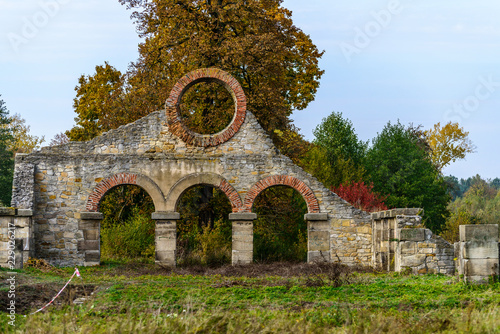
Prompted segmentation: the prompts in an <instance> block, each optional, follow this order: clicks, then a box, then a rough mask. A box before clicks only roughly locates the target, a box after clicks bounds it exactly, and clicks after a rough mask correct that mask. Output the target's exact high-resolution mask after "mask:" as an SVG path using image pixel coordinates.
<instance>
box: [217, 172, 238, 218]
mask: <svg viewBox="0 0 500 334" xmlns="http://www.w3.org/2000/svg"><path fill="white" fill-rule="evenodd" d="M219 189H220V190H221V191H222V192H223V193H224V194H226V196H227V198H228V199H229V202H231V207H232V209H233V212H239V211H241V208H242V207H243V204H242V203H241V199H240V195H239V194H238V192H237V191H236V189H234V187H233V186H232V185H231V184H230V183H229V182H227V181H226V180H225V179H222V180H221V181H220V184H219Z"/></svg>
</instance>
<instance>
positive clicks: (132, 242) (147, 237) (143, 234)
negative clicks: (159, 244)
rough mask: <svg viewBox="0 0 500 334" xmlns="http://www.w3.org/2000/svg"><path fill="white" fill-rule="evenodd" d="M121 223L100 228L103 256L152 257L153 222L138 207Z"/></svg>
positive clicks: (153, 245)
mask: <svg viewBox="0 0 500 334" xmlns="http://www.w3.org/2000/svg"><path fill="white" fill-rule="evenodd" d="M134 211H135V213H134V214H132V215H131V216H130V217H129V219H127V220H126V221H124V222H122V223H117V224H114V225H113V224H109V225H108V226H107V227H104V228H101V255H102V257H103V258H134V257H145V258H152V257H154V250H155V222H154V221H153V220H152V219H151V218H150V216H148V215H146V214H139V213H138V209H134Z"/></svg>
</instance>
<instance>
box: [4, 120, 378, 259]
mask: <svg viewBox="0 0 500 334" xmlns="http://www.w3.org/2000/svg"><path fill="white" fill-rule="evenodd" d="M167 121H168V120H167V116H166V112H165V111H163V110H162V111H157V112H154V113H151V114H149V115H148V116H146V117H144V118H142V119H139V120H138V121H136V122H134V123H131V124H127V125H125V126H122V127H120V128H118V129H115V130H111V131H109V132H107V133H105V134H103V135H101V136H99V137H97V138H95V139H93V140H91V141H89V142H78V143H69V144H65V145H61V146H56V147H46V148H43V149H42V150H41V151H40V152H37V153H33V154H29V155H17V156H16V176H15V181H14V185H15V191H14V196H13V200H12V203H13V204H14V205H16V206H17V207H19V208H25V209H33V230H34V238H35V245H34V246H35V247H34V255H35V256H37V257H41V258H45V259H47V260H49V261H50V262H51V263H53V264H57V265H63V266H66V265H74V264H77V265H82V264H84V263H85V256H84V253H85V252H84V251H83V250H81V249H80V250H79V245H81V244H82V241H84V239H85V238H84V233H83V230H82V229H81V228H80V226H81V224H80V219H79V218H77V217H78V214H79V213H81V212H84V211H87V209H86V208H87V203H88V201H89V197H90V196H91V195H92V194H93V192H94V190H95V189H96V187H98V185H99V184H100V182H104V181H103V180H107V179H109V178H110V177H113V176H114V175H118V174H134V175H138V176H139V178H140V180H142V181H141V182H143V184H138V185H139V186H143V187H144V188H145V189H146V190H147V191H148V192H150V195H152V197H153V200H154V204H155V209H156V211H157V212H162V211H167V212H173V211H175V210H176V207H175V205H176V201H177V199H178V195H179V192H180V190H182V186H183V185H184V184H190V183H189V182H194V181H190V180H195V181H196V180H199V182H202V183H205V182H208V183H211V181H206V180H215V179H217V180H219V181H217V182H218V183H216V184H215V185H216V186H220V185H221V184H223V183H224V182H225V183H227V184H228V187H230V188H232V189H234V190H235V193H237V195H238V196H239V202H241V203H246V205H247V206H246V207H241V208H238V207H236V208H233V211H235V212H237V211H242V212H244V211H247V212H248V211H251V204H252V203H251V202H250V203H249V202H248V201H247V202H245V199H246V198H247V194H248V192H249V191H250V190H251V189H252V188H253V187H254V186H255V185H256V184H258V183H259V182H261V181H263V180H266V182H270V184H267V183H266V186H273V185H280V184H284V183H283V182H284V180H285V179H287V178H288V179H289V180H291V181H290V183H289V184H287V185H290V186H293V187H295V188H296V189H306V190H307V189H310V191H311V192H312V194H313V196H312V197H314V200H315V201H317V206H318V208H319V209H318V210H317V211H318V212H322V213H327V214H328V215H327V217H328V224H329V226H330V239H329V243H330V245H329V249H330V253H331V254H330V258H331V259H333V260H336V261H342V262H344V263H347V264H364V265H370V264H371V258H372V254H371V245H372V240H371V222H370V216H369V215H368V214H366V213H364V212H362V211H360V210H357V209H355V208H353V207H351V206H350V205H349V204H348V203H346V202H345V201H343V200H342V199H341V198H339V197H338V196H337V195H336V194H334V193H332V192H331V191H330V190H328V189H327V188H326V187H324V186H323V185H322V184H321V183H320V182H319V181H318V180H316V179H315V178H313V177H312V176H310V175H309V174H307V173H306V172H305V171H303V170H302V169H301V168H300V167H298V166H296V165H294V164H293V163H292V161H291V160H290V159H289V158H287V157H285V156H283V155H281V154H280V153H279V151H278V150H277V149H276V148H275V147H274V145H273V143H272V141H271V139H270V138H269V136H268V135H267V134H266V133H265V132H264V131H263V129H262V128H261V126H260V125H259V124H258V122H257V120H256V119H255V117H254V116H253V115H252V113H250V112H247V113H246V118H245V120H244V122H243V123H242V125H241V127H240V129H239V131H238V132H237V133H236V134H234V136H233V137H232V138H230V139H229V140H227V141H226V142H224V143H222V144H220V145H218V146H209V147H199V146H193V145H189V144H186V143H185V142H184V141H182V140H181V139H179V138H178V137H176V136H175V135H173V134H172V133H171V132H170V130H169V127H168V122H167ZM29 175H34V177H32V178H31V180H32V181H31V182H32V185H31V186H30V185H29V182H30V181H29V180H30V178H29ZM284 176H286V177H287V178H285V177H284ZM298 183H302V184H303V186H296V184H298ZM21 184H22V186H21ZM179 189H180V190H179ZM152 193H154V194H152ZM248 196H249V195H248ZM30 199H32V200H30ZM306 200H307V201H308V205H309V204H310V203H312V202H311V199H307V198H306ZM311 207H312V206H311Z"/></svg>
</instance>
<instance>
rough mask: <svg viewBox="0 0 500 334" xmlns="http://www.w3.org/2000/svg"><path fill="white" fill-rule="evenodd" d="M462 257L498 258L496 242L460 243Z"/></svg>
mask: <svg viewBox="0 0 500 334" xmlns="http://www.w3.org/2000/svg"><path fill="white" fill-rule="evenodd" d="M462 256H463V258H464V259H498V243H497V242H483V241H467V242H464V243H463V245H462Z"/></svg>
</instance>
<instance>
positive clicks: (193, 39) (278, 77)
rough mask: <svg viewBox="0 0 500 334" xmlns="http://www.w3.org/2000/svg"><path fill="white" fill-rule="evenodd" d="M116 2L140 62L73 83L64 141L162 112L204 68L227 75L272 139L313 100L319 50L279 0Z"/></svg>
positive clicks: (286, 127)
mask: <svg viewBox="0 0 500 334" xmlns="http://www.w3.org/2000/svg"><path fill="white" fill-rule="evenodd" d="M120 2H121V3H122V4H124V5H126V6H127V8H129V9H131V10H133V14H132V17H133V19H134V20H135V22H136V24H137V31H138V33H139V35H140V36H141V37H142V38H143V39H144V42H143V43H141V44H140V45H139V59H138V60H137V61H136V62H134V63H132V64H131V66H130V68H129V71H128V72H127V73H126V74H125V75H124V76H122V75H121V73H119V72H118V71H116V70H115V69H112V68H108V64H106V65H105V66H101V67H98V69H97V72H96V74H94V75H93V76H92V77H84V78H83V79H81V80H80V82H79V86H78V87H77V91H78V95H77V98H76V100H75V111H76V112H77V114H78V117H77V126H76V127H75V128H74V129H72V130H71V131H69V132H68V136H69V137H70V139H72V140H82V139H88V138H90V137H93V136H96V135H98V134H99V133H101V132H102V131H106V130H108V129H110V128H114V127H116V126H119V125H121V124H124V123H127V122H131V121H134V120H136V119H138V118H140V117H142V116H144V115H146V114H148V113H150V112H152V111H154V110H158V109H161V108H162V107H163V105H164V102H165V100H166V98H167V96H168V94H169V92H170V90H171V88H172V87H173V85H174V84H175V82H177V80H178V79H179V78H180V77H182V76H183V75H184V74H186V73H187V72H189V71H191V70H194V69H197V68H203V67H218V68H220V69H223V70H225V71H228V72H229V73H230V74H231V75H233V76H234V77H235V78H236V79H237V80H238V81H239V82H240V84H241V85H242V87H243V89H244V91H245V94H246V95H247V99H248V107H249V109H250V110H251V111H252V112H253V113H254V114H255V115H256V117H257V119H258V120H259V122H260V123H261V125H262V126H263V127H264V128H265V129H266V130H267V131H268V132H269V133H270V134H271V135H272V136H273V137H276V136H275V132H274V130H275V129H279V130H282V131H289V130H293V127H292V126H291V124H290V119H289V116H290V114H291V113H292V111H293V110H294V109H299V110H300V109H303V108H305V107H306V106H307V105H308V103H309V102H311V101H312V100H313V98H314V94H315V93H316V89H317V87H318V85H319V79H320V77H321V75H322V74H323V71H322V70H320V69H319V67H318V60H319V58H320V57H321V55H322V52H319V51H318V49H317V48H316V46H315V45H314V44H313V43H312V41H311V39H310V38H309V36H308V35H306V34H305V33H304V32H302V31H301V30H300V29H299V28H297V27H296V26H295V25H294V24H293V22H292V19H291V12H290V11H289V10H287V9H285V8H283V7H281V3H282V0H266V1H257V0H248V1H228V0H205V1H201V0H120ZM106 70H108V71H106ZM106 72H108V73H106ZM94 78H95V79H94ZM93 96H95V97H96V98H97V99H98V100H99V101H101V102H100V103H104V104H106V106H102V105H100V103H99V102H97V101H96V99H95V98H94V97H93ZM87 101H90V103H89V102H87ZM96 104H97V106H95V105H96ZM93 110H106V112H94V111H93ZM202 110H203V108H202ZM109 119H113V120H116V122H112V123H110V122H109ZM278 142H279V141H278Z"/></svg>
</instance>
